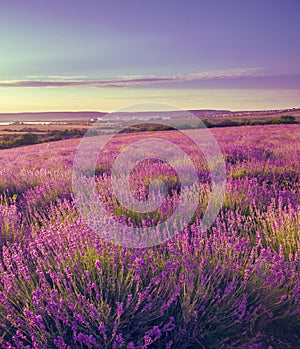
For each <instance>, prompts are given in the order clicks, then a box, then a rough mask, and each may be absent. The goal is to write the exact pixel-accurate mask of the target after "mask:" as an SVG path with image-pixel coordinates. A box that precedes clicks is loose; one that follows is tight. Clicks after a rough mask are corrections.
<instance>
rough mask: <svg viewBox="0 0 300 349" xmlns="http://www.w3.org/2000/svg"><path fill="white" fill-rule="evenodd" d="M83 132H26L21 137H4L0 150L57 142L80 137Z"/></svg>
mask: <svg viewBox="0 0 300 349" xmlns="http://www.w3.org/2000/svg"><path fill="white" fill-rule="evenodd" d="M84 133H85V130H81V129H76V128H74V129H66V130H50V131H48V132H47V133H44V134H40V133H39V134H37V133H33V132H27V133H24V134H21V135H16V134H14V135H9V136H4V137H2V139H1V140H0V149H9V148H16V147H21V146H24V145H31V144H37V143H44V142H52V141H59V140H62V139H70V138H79V137H82V136H83V135H84Z"/></svg>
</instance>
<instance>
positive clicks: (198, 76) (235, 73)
mask: <svg viewBox="0 0 300 349" xmlns="http://www.w3.org/2000/svg"><path fill="white" fill-rule="evenodd" d="M267 76H272V75H267V74H264V73H262V72H261V69H260V68H240V69H228V70H222V71H209V72H201V73H194V74H189V75H177V76H137V75H135V76H120V77H118V78H117V79H105V80H97V79H82V78H80V79H79V78H78V77H67V76H41V77H43V79H36V77H33V76H32V77H31V78H35V79H33V80H31V79H27V80H3V81H1V80H0V87H70V86H79V87H80V86H81V87H97V88H107V87H110V88H114V87H138V86H145V85H151V84H162V83H180V82H189V81H207V80H223V79H240V78H253V77H267ZM45 78H46V79H45Z"/></svg>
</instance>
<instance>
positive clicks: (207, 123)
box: [120, 115, 298, 133]
mask: <svg viewBox="0 0 300 349" xmlns="http://www.w3.org/2000/svg"><path fill="white" fill-rule="evenodd" d="M297 123H298V122H297V121H296V118H295V117H294V116H290V115H282V116H281V117H280V118H279V119H270V120H250V119H245V120H230V119H226V120H209V119H204V120H201V122H200V121H199V122H198V123H194V124H193V125H191V124H188V123H184V122H182V123H178V124H177V125H174V127H171V126H167V125H162V124H159V123H158V124H153V123H142V124H139V125H134V126H131V127H128V128H125V129H123V130H122V131H120V133H131V132H151V131H169V130H174V129H175V126H176V128H177V129H180V130H188V129H197V128H204V127H207V128H213V127H230V126H254V125H279V124H297Z"/></svg>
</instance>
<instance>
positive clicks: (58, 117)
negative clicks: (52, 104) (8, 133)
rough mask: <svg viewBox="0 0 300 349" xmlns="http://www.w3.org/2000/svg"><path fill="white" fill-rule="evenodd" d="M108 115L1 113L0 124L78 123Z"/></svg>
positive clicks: (93, 113)
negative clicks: (30, 122) (29, 122)
mask: <svg viewBox="0 0 300 349" xmlns="http://www.w3.org/2000/svg"><path fill="white" fill-rule="evenodd" d="M104 114H106V113H102V112H95V111H80V112H39V113H1V114H0V122H28V121H34V122H38V121H45V122H46V121H48V122H77V121H85V120H89V119H96V118H98V117H102V116H103V115H104Z"/></svg>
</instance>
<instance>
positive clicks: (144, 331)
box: [0, 125, 300, 349]
mask: <svg viewBox="0 0 300 349" xmlns="http://www.w3.org/2000/svg"><path fill="white" fill-rule="evenodd" d="M191 132H197V131H191ZM299 134H300V127H298V125H278V126H263V127H239V128H228V129H226V130H216V131H214V135H215V137H216V138H217V140H218V142H219V144H220V147H221V148H222V151H223V153H224V156H225V157H226V164H227V172H228V183H227V193H226V198H225V201H224V204H223V207H222V210H221V212H220V214H219V216H218V218H217V220H216V221H215V223H214V225H213V226H212V227H211V229H209V230H208V231H206V232H204V233H200V232H199V229H198V228H199V226H200V224H201V222H200V217H201V210H202V208H201V207H200V208H199V212H198V216H196V217H195V218H194V220H193V224H192V225H191V226H190V227H189V228H188V229H185V230H184V231H182V232H181V233H180V234H178V235H177V236H176V237H175V238H174V239H171V240H169V241H168V242H166V243H164V244H162V245H159V246H156V247H154V248H148V249H126V248H124V247H118V246H114V245H112V244H109V243H107V242H105V241H103V240H102V238H101V237H100V236H99V235H97V234H95V233H94V232H93V231H91V230H90V229H89V228H88V227H87V225H86V223H85V222H84V221H83V220H82V218H81V217H80V215H79V214H78V211H77V210H76V208H75V207H74V203H73V200H72V198H73V195H72V190H71V175H72V164H73V157H74V153H75V150H76V146H77V145H78V141H74V140H70V141H62V142H56V143H49V144H41V145H38V146H28V147H24V148H19V149H11V150H5V151H2V152H1V153H0V192H1V205H0V244H1V255H0V280H1V282H0V343H1V346H2V347H3V348H17V349H18V348H253V349H254V348H265V347H268V346H271V347H274V348H289V347H290V348H296V347H297V345H299V338H298V337H297V332H298V331H299V330H300V328H299V317H300V305H299V299H300V283H299V281H300V278H299V245H300V243H299V232H300V195H299V191H300V184H299V183H300V170H299V160H300V141H299ZM152 136H157V134H154V135H153V134H150V133H148V134H147V135H146V137H152ZM139 137H141V135H122V137H121V139H118V140H117V141H115V142H111V145H110V147H111V148H110V149H109V152H106V153H105V154H104V155H103V156H102V158H101V159H100V162H99V164H98V167H97V170H96V173H97V175H98V179H97V185H99V188H100V187H101V188H102V189H103V188H104V189H105V188H106V189H107V190H104V194H105V195H104V197H105V200H106V201H107V205H108V206H111V208H112V209H113V213H114V214H118V215H120V216H122V217H123V216H124V215H125V216H126V215H128V214H129V213H128V212H126V210H125V211H124V210H122V209H121V208H120V207H117V205H116V203H115V201H114V200H113V198H110V197H109V193H110V190H108V188H109V180H108V179H109V168H110V164H111V163H112V162H113V160H114V158H115V156H116V154H117V153H118V151H120V148H122V147H124V145H126V144H127V143H130V142H132V141H134V140H136V139H138V138H139ZM160 137H166V138H167V139H168V138H170V137H171V138H173V139H171V140H172V141H173V142H177V143H178V144H179V145H181V146H182V147H183V149H184V150H185V152H186V153H189V154H190V156H191V157H192V158H193V157H194V158H195V163H197V164H198V167H197V168H198V172H199V179H200V182H201V185H202V187H201V188H204V189H203V191H204V192H205V188H206V186H207V182H208V181H209V178H208V175H207V169H206V167H205V163H203V162H202V160H201V159H200V158H199V159H198V158H197V156H196V155H195V152H194V149H193V147H192V145H191V144H186V143H181V140H180V137H177V136H175V135H172V133H170V132H165V133H160ZM154 165H155V166H156V168H155V167H154V169H151V168H149V164H146V163H144V164H142V165H141V166H140V168H139V171H137V172H136V179H137V181H136V183H137V187H136V189H137V190H139V191H141V188H142V187H141V186H140V183H142V182H143V181H144V180H145V178H148V179H149V178H150V177H151V176H152V175H153V176H155V174H157V173H159V174H160V175H161V176H162V170H166V169H163V168H162V167H163V166H162V165H159V164H154ZM158 166H161V168H158ZM107 175H108V177H107ZM163 179H164V180H167V181H169V185H170V186H171V188H172V189H174V190H173V191H172V194H170V195H171V196H172V200H170V201H169V202H170V205H173V204H174V200H175V201H176V193H174V191H175V189H176V185H177V182H176V176H175V175H174V174H171V175H170V173H169V174H168V175H167V176H165V177H163ZM106 186H107V187H106ZM102 191H103V190H102ZM125 218H126V217H125ZM127 218H128V217H127ZM130 220H131V221H132V220H135V222H137V221H138V218H137V217H135V216H134V215H131V216H130ZM297 343H298V344H297Z"/></svg>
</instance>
